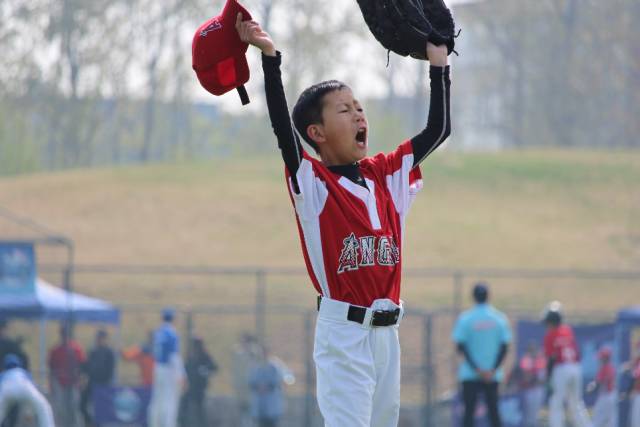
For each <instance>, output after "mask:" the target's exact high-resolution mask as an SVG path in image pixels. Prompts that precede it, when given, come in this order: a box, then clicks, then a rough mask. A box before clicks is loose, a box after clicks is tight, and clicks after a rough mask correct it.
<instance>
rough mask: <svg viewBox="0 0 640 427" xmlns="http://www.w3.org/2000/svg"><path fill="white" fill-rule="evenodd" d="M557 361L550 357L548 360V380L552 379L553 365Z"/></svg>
mask: <svg viewBox="0 0 640 427" xmlns="http://www.w3.org/2000/svg"><path fill="white" fill-rule="evenodd" d="M555 361H556V359H555V358H554V357H549V358H548V359H547V379H550V378H551V372H553V365H554V363H555Z"/></svg>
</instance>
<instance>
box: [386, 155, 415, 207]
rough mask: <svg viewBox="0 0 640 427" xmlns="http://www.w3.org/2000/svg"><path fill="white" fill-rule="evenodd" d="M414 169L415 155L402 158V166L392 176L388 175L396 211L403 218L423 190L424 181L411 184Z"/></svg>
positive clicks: (388, 185) (389, 187)
mask: <svg viewBox="0 0 640 427" xmlns="http://www.w3.org/2000/svg"><path fill="white" fill-rule="evenodd" d="M411 169H413V154H407V155H404V156H402V166H401V167H400V169H398V170H397V171H395V172H394V173H393V174H391V175H387V188H388V189H389V193H391V198H392V199H393V204H394V206H395V208H396V211H397V212H398V214H400V216H401V217H402V218H404V216H405V215H406V214H407V212H408V211H409V208H410V207H411V205H412V204H413V201H414V200H415V198H416V195H417V194H418V192H420V190H421V189H422V179H416V180H415V181H414V182H410V180H409V174H410V173H411Z"/></svg>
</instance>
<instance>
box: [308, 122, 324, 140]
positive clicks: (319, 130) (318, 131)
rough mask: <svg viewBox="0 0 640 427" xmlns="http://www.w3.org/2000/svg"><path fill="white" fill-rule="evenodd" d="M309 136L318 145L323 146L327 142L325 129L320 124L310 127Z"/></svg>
mask: <svg viewBox="0 0 640 427" xmlns="http://www.w3.org/2000/svg"><path fill="white" fill-rule="evenodd" d="M307 136H308V137H309V138H310V139H311V140H312V141H313V142H315V143H316V144H322V143H323V142H324V141H325V140H326V138H325V136H324V127H323V126H322V125H320V124H313V125H309V126H308V127H307Z"/></svg>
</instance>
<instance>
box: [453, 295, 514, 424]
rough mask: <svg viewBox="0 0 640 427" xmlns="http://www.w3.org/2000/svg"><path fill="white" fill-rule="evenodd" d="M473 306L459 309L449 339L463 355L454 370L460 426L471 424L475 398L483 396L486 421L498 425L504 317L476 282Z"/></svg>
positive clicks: (507, 332)
mask: <svg viewBox="0 0 640 427" xmlns="http://www.w3.org/2000/svg"><path fill="white" fill-rule="evenodd" d="M473 300H474V302H475V306H474V307H473V308H471V309H469V310H467V311H465V312H463V313H462V314H461V315H460V316H459V317H458V320H457V321H456V324H455V326H454V329H453V341H454V343H455V344H456V348H457V351H458V353H459V354H460V355H461V356H462V357H463V360H462V363H461V364H460V367H459V369H458V380H459V381H460V383H461V385H462V399H463V402H464V418H463V426H464V427H472V426H473V425H474V415H475V408H476V403H477V398H478V395H479V394H480V393H483V394H484V396H485V401H486V404H487V411H488V414H489V422H490V424H491V426H492V427H500V426H501V425H502V422H501V419H500V413H499V412H498V383H499V382H500V381H502V378H503V372H502V368H501V365H502V362H503V361H504V358H505V356H506V354H507V351H508V347H509V343H510V342H511V329H510V327H509V321H508V320H507V318H506V316H505V315H504V314H502V313H501V312H500V311H498V310H497V309H495V308H494V307H493V306H491V305H490V304H489V303H488V300H489V287H488V286H487V285H486V284H485V283H482V282H480V283H477V284H476V285H475V286H474V288H473Z"/></svg>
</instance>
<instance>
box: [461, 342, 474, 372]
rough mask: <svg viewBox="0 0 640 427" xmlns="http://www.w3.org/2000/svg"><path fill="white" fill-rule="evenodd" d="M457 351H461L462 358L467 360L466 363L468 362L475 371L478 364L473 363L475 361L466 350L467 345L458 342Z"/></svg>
mask: <svg viewBox="0 0 640 427" xmlns="http://www.w3.org/2000/svg"><path fill="white" fill-rule="evenodd" d="M458 351H459V352H460V353H462V355H463V356H464V359H465V360H466V361H467V363H468V364H469V366H471V368H472V369H473V370H474V371H475V370H476V369H478V365H476V364H475V362H474V361H473V359H472V358H471V355H470V354H469V351H468V350H467V347H466V346H465V345H464V344H462V343H459V344H458Z"/></svg>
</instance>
